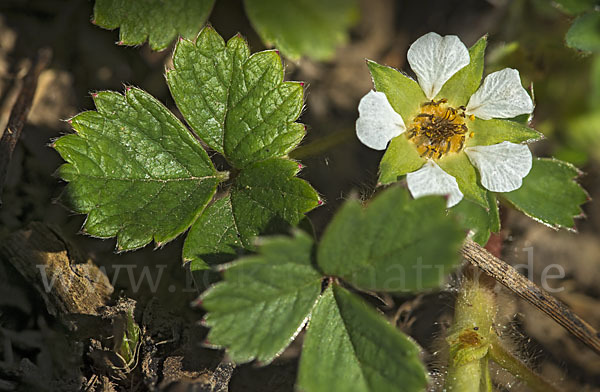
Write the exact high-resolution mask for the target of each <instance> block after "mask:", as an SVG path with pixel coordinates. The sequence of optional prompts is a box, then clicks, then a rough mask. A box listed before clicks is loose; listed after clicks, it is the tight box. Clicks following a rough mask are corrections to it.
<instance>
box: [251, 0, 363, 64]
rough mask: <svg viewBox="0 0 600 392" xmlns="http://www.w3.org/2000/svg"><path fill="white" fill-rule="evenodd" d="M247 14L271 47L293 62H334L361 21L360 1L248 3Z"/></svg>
mask: <svg viewBox="0 0 600 392" xmlns="http://www.w3.org/2000/svg"><path fill="white" fill-rule="evenodd" d="M244 4H245V7H246V14H247V15H248V19H250V22H251V23H252V26H253V27H254V29H255V30H256V31H257V32H258V34H259V35H260V37H261V38H262V40H263V41H264V42H265V43H267V44H268V45H274V46H276V47H277V48H279V49H280V50H281V51H282V52H283V54H285V55H286V56H287V57H289V58H291V59H295V60H297V59H299V58H300V57H302V56H308V57H311V58H313V59H315V60H330V59H331V58H332V57H333V55H334V54H335V49H336V47H337V46H339V45H341V44H343V43H345V42H346V41H347V40H348V29H349V28H350V27H351V26H352V25H353V24H354V23H355V22H356V21H357V20H358V1H357V0H328V1H320V0H295V1H280V0H245V1H244Z"/></svg>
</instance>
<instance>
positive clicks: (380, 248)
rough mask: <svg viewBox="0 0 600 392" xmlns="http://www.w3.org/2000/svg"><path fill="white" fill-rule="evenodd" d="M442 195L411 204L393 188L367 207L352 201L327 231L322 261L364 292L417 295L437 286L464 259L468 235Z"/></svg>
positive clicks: (329, 271) (328, 269) (325, 269)
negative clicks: (448, 212)
mask: <svg viewBox="0 0 600 392" xmlns="http://www.w3.org/2000/svg"><path fill="white" fill-rule="evenodd" d="M445 209H446V202H445V200H444V198H442V197H433V196H429V197H423V198H419V199H416V200H410V198H409V196H408V192H407V191H406V190H405V189H404V188H402V187H391V188H389V189H387V190H385V191H384V192H382V193H381V194H380V195H379V196H377V197H376V198H375V199H374V200H373V201H372V202H371V203H370V204H369V205H368V207H366V208H363V207H362V206H361V205H360V203H359V202H358V201H348V202H346V204H344V206H343V207H342V208H341V209H340V211H339V212H338V213H337V214H336V216H335V217H334V218H333V220H332V221H331V223H330V224H329V226H328V227H327V229H326V231H325V234H324V235H323V238H322V240H321V245H320V246H319V249H318V251H317V263H318V265H319V266H320V267H321V269H322V270H323V272H324V273H325V274H327V275H334V276H339V277H341V278H342V279H344V280H345V281H347V282H349V283H351V284H353V285H355V286H356V287H358V288H360V289H362V290H379V291H391V292H398V291H416V290H422V289H423V288H430V287H437V286H439V285H440V284H441V279H443V278H444V276H445V275H446V274H447V273H448V272H450V271H451V270H452V269H453V268H454V267H455V266H456V265H457V264H458V263H459V261H460V258H459V257H458V249H459V248H460V246H461V243H462V241H463V239H464V233H463V232H462V230H461V229H459V228H458V227H457V225H456V224H455V222H454V221H453V220H452V219H451V218H449V217H448V216H447V215H446V213H445Z"/></svg>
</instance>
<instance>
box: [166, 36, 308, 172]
mask: <svg viewBox="0 0 600 392" xmlns="http://www.w3.org/2000/svg"><path fill="white" fill-rule="evenodd" d="M173 64H174V69H173V70H171V71H170V72H168V74H167V81H168V83H169V87H170V89H171V93H172V95H173V98H174V99H175V103H176V104H177V107H178V108H179V110H180V111H181V113H182V114H183V116H184V117H185V119H186V121H187V122H188V123H189V124H190V125H191V127H192V128H193V129H194V131H196V133H197V134H198V136H200V138H201V139H202V140H203V141H204V142H206V144H208V145H209V146H210V147H211V148H213V149H214V150H216V151H218V152H220V153H222V154H223V155H224V156H225V158H226V159H227V160H228V161H229V163H231V164H232V165H233V166H234V167H236V168H244V167H246V166H248V165H250V164H252V163H254V162H258V161H261V160H264V159H268V158H272V157H278V156H283V155H286V154H287V153H288V152H289V151H291V150H292V149H293V148H294V147H295V146H296V145H298V143H300V141H301V140H302V138H303V137H304V134H305V129H304V125H302V124H300V123H297V122H296V120H297V119H298V117H299V116H300V112H301V111H302V105H303V94H304V87H303V83H298V82H284V81H283V65H282V63H281V58H280V57H279V54H278V53H277V52H276V51H273V50H269V51H263V52H258V53H254V54H253V55H250V51H249V49H248V46H247V44H246V42H245V41H244V40H243V39H242V38H241V37H239V36H235V37H233V38H232V39H230V40H229V42H227V43H225V42H224V41H223V39H222V38H221V37H220V36H219V34H217V32H215V31H214V30H213V29H212V28H210V27H207V28H205V29H204V30H202V32H201V33H200V36H199V37H198V40H197V41H196V43H195V44H194V43H193V42H191V41H187V40H182V41H180V42H179V43H178V44H177V47H176V48H175V54H174V55H173Z"/></svg>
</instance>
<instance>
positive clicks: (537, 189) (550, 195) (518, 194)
mask: <svg viewBox="0 0 600 392" xmlns="http://www.w3.org/2000/svg"><path fill="white" fill-rule="evenodd" d="M580 174H581V173H580V172H579V170H577V168H575V167H574V166H573V165H571V164H568V163H566V162H562V161H558V160H555V159H543V158H538V159H534V161H533V167H532V168H531V171H530V172H529V174H528V175H527V177H525V179H524V180H523V185H522V186H521V188H519V189H517V190H516V191H512V192H509V193H503V194H502V195H503V196H504V197H505V198H506V199H507V200H508V201H509V202H510V203H511V204H512V205H514V206H515V208H516V209H518V210H519V211H521V212H523V213H525V214H526V215H528V216H530V217H531V218H533V219H535V220H538V221H540V222H542V223H545V224H547V225H549V226H552V227H555V228H559V227H566V228H570V229H573V228H574V226H575V222H574V219H573V218H574V217H578V216H581V214H582V212H581V208H580V206H581V204H583V203H585V202H586V201H588V200H589V197H588V195H587V193H586V192H585V190H583V188H581V186H580V185H579V184H578V183H577V182H575V179H576V178H577V177H579V175H580Z"/></svg>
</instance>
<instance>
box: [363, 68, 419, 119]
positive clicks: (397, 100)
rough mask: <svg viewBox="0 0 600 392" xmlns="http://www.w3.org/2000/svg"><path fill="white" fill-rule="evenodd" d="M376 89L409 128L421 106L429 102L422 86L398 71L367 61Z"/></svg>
mask: <svg viewBox="0 0 600 392" xmlns="http://www.w3.org/2000/svg"><path fill="white" fill-rule="evenodd" d="M367 66H368V67H369V71H370V72H371V77H372V78H373V84H374V85H375V89H376V90H377V91H380V92H382V93H384V94H385V96H386V97H387V99H388V101H389V102H390V105H392V107H393V108H394V110H395V111H396V112H398V113H399V114H400V116H402V119H403V120H404V123H405V124H406V125H407V126H408V124H410V122H411V121H412V120H413V118H414V117H415V116H416V115H417V114H419V109H420V108H421V104H423V103H425V102H427V101H428V99H427V97H426V96H425V94H424V93H423V90H421V86H419V84H418V83H417V82H415V81H414V80H413V79H411V78H410V77H408V76H406V75H404V74H403V73H402V72H400V71H398V70H397V69H394V68H391V67H386V66H384V65H379V64H377V63H376V62H374V61H371V60H367Z"/></svg>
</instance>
